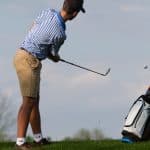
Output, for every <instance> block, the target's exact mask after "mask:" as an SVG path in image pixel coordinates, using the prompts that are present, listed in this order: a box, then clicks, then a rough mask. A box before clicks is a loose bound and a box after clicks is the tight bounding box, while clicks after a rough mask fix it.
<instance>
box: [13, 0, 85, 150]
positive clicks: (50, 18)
mask: <svg viewBox="0 0 150 150" xmlns="http://www.w3.org/2000/svg"><path fill="white" fill-rule="evenodd" d="M80 11H82V12H83V13H85V10H84V8H83V0H64V3H63V7H62V9H61V11H60V12H57V11H56V10H54V9H46V10H43V11H42V12H41V13H40V14H39V16H38V17H37V18H36V19H35V21H34V23H33V25H32V27H31V29H30V31H29V32H28V34H27V35H26V37H25V39H24V41H23V42H22V44H21V46H20V48H19V49H18V50H17V52H16V54H15V57H14V66H15V69H16V72H17V76H18V80H19V85H20V90H21V94H22V104H21V106H20V109H19V112H18V120H17V140H16V149H17V150H28V149H32V146H34V145H39V146H40V145H44V144H49V142H48V141H47V140H46V139H45V138H43V135H42V131H41V118H40V111H39V98H40V96H39V95H40V94H39V92H40V72H41V68H42V61H43V60H45V59H46V58H49V59H50V60H52V61H53V62H58V61H59V59H60V56H59V54H58V52H59V49H60V47H61V45H62V44H63V43H64V41H65V40H66V34H65V30H66V25H65V23H66V22H67V21H69V20H72V19H74V18H75V17H76V16H77V15H78V13H79V12H80ZM29 123H30V125H31V128H32V131H33V138H34V144H29V143H27V142H26V133H27V128H28V125H29Z"/></svg>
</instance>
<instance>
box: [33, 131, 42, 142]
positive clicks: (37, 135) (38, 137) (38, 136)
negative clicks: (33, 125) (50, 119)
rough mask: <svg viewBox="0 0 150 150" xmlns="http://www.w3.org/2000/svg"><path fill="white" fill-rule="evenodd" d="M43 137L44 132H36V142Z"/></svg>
mask: <svg viewBox="0 0 150 150" xmlns="http://www.w3.org/2000/svg"><path fill="white" fill-rule="evenodd" d="M42 138H43V136H42V133H38V134H34V141H35V142H39V141H40V140H42Z"/></svg>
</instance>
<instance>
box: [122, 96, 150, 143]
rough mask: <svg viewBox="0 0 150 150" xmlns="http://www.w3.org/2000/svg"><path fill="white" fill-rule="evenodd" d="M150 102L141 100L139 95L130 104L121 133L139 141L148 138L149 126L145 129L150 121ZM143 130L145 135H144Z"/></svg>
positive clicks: (149, 133)
mask: <svg viewBox="0 0 150 150" xmlns="http://www.w3.org/2000/svg"><path fill="white" fill-rule="evenodd" d="M149 118H150V104H148V103H146V102H145V101H144V100H143V97H142V96H140V97H139V98H138V99H137V100H136V101H135V102H134V103H133V105H132V106H131V108H130V110H129V112H128V115H127V117H126V118H125V124H124V127H123V131H122V135H123V136H124V137H128V138H130V139H132V140H133V141H141V140H143V139H144V140H146V139H148V138H150V128H149V129H147V127H148V124H149V121H150V119H149ZM145 131H146V132H147V133H146V136H145Z"/></svg>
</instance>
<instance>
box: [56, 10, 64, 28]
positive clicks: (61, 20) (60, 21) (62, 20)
mask: <svg viewBox="0 0 150 150" xmlns="http://www.w3.org/2000/svg"><path fill="white" fill-rule="evenodd" d="M56 14H57V17H58V20H59V23H60V25H61V26H62V27H63V29H64V30H66V24H65V21H64V19H63V18H62V16H61V15H60V12H57V11H56Z"/></svg>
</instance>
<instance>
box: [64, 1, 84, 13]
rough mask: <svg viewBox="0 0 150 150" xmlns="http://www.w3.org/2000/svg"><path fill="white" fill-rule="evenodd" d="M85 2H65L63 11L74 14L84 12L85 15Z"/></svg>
mask: <svg viewBox="0 0 150 150" xmlns="http://www.w3.org/2000/svg"><path fill="white" fill-rule="evenodd" d="M83 2H84V0H64V4H63V9H64V10H65V11H66V12H67V13H68V14H72V13H74V12H75V11H77V12H79V11H82V12H83V13H85V9H84V8H83Z"/></svg>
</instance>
